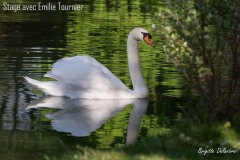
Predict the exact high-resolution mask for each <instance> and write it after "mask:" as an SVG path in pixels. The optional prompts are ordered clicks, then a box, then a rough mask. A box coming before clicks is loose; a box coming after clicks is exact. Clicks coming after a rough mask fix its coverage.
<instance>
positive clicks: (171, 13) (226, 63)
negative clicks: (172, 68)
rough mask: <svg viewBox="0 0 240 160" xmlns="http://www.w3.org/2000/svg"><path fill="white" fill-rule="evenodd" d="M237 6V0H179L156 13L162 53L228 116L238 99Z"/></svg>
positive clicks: (204, 98)
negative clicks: (158, 20) (163, 40)
mask: <svg viewBox="0 0 240 160" xmlns="http://www.w3.org/2000/svg"><path fill="white" fill-rule="evenodd" d="M239 11H240V1H234V0H233V1H228V0H224V1H220V0H216V1H207V0H200V1H199V0H196V1H183V0H179V1H169V2H168V4H167V6H166V7H165V8H164V9H161V10H160V13H159V17H160V25H159V26H158V27H157V28H158V29H159V30H158V31H159V33H160V34H161V36H163V37H164V39H165V40H166V42H167V43H166V44H167V45H165V46H163V50H164V52H165V53H166V56H167V58H168V59H169V60H170V61H172V62H173V63H174V64H175V65H176V66H177V67H178V68H180V69H181V71H182V72H183V73H184V75H185V77H186V79H187V80H188V81H189V83H191V84H192V86H194V88H195V89H196V90H197V91H198V93H199V95H200V97H201V101H202V102H203V106H206V107H207V108H208V109H209V111H210V112H211V113H216V114H215V115H220V116H221V115H223V114H224V115H225V116H229V115H231V112H233V111H234V112H235V109H236V106H239V104H240V73H239V72H240V70H239V68H240V58H239V56H240V12H239ZM238 108H239V107H238ZM226 111H227V112H226Z"/></svg>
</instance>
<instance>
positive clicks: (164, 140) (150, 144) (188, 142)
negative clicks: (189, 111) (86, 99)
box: [45, 122, 240, 160]
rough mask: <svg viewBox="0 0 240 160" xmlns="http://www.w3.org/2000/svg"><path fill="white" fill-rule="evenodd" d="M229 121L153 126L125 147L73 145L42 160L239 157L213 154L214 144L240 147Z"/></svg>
mask: <svg viewBox="0 0 240 160" xmlns="http://www.w3.org/2000/svg"><path fill="white" fill-rule="evenodd" d="M229 123H230V122H227V123H223V124H209V125H198V126H187V125H181V126H178V127H175V128H172V129H170V131H169V132H161V130H160V129H159V130H154V131H152V132H151V131H150V132H149V133H148V135H149V137H148V138H146V139H144V140H143V141H142V142H137V143H136V144H134V145H131V146H126V147H113V148H111V149H104V150H103V149H96V148H95V149H94V148H89V147H79V146H76V150H75V151H66V152H65V153H63V154H61V155H55V156H47V155H46V156H45V159H46V160H192V159H204V160H205V159H213V160H219V159H221V160H224V159H226V160H227V159H231V160H234V159H239V158H240V156H239V154H240V152H238V153H231V154H230V153H228V154H217V153H216V152H217V148H224V147H225V148H227V149H230V148H231V149H232V150H236V151H239V150H240V134H239V129H238V128H237V129H235V128H234V127H233V126H231V123H230V125H229ZM199 148H202V149H210V148H212V149H214V151H215V153H212V154H210V153H209V154H206V155H200V154H199V153H198V150H199Z"/></svg>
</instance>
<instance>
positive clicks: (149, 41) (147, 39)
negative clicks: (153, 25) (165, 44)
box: [143, 35, 155, 48]
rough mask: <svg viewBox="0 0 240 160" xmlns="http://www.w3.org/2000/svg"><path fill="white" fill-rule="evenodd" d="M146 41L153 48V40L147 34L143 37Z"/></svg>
mask: <svg viewBox="0 0 240 160" xmlns="http://www.w3.org/2000/svg"><path fill="white" fill-rule="evenodd" d="M143 40H144V41H145V42H146V43H148V44H149V45H150V46H152V47H154V48H155V45H154V43H153V41H152V40H151V39H150V38H149V35H146V36H145V37H144V39H143Z"/></svg>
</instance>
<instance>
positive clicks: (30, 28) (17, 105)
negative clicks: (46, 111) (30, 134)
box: [0, 12, 65, 130]
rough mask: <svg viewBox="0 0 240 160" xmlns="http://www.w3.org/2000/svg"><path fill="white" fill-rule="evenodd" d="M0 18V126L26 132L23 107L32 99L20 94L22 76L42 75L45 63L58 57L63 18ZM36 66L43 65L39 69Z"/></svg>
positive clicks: (18, 15)
mask: <svg viewBox="0 0 240 160" xmlns="http://www.w3.org/2000/svg"><path fill="white" fill-rule="evenodd" d="M51 15H52V16H51ZM26 16H27V18H26ZM0 17H1V20H0V33H1V38H0V48H1V54H0V59H1V63H0V74H1V81H0V92H1V95H0V106H1V110H0V111H1V112H0V114H1V118H2V125H1V126H2V128H3V129H9V130H15V129H22V130H29V129H30V127H31V120H30V117H29V115H28V114H27V113H25V112H24V108H25V107H26V105H27V104H26V102H29V101H30V99H32V98H31V95H29V94H24V93H23V92H25V91H26V90H25V88H24V85H23V79H22V76H23V75H25V74H27V72H31V75H38V74H42V70H44V63H45V65H47V63H46V62H47V61H46V60H47V59H55V58H54V57H55V56H57V54H62V52H61V51H58V48H63V47H64V46H65V42H64V35H65V27H64V26H62V27H59V26H60V25H62V23H64V21H65V20H64V17H65V16H64V15H63V16H61V18H55V17H56V15H55V14H50V16H49V15H48V16H46V15H45V14H39V13H34V14H33V13H32V14H26V13H21V12H17V13H15V14H10V13H8V12H1V14H0ZM46 17H48V18H46ZM34 19H35V20H36V21H35V20H34ZM37 19H38V20H37ZM40 19H42V20H41V21H40ZM53 46H55V47H56V51H55V52H56V53H57V54H54V55H51V54H50V53H52V52H53V51H54V50H55V49H54V48H53ZM49 55H50V56H49ZM51 61H52V60H51ZM39 64H43V65H42V66H43V67H41V66H39ZM35 67H37V69H35ZM39 67H40V68H39ZM33 68H34V69H33ZM33 70H35V71H33ZM32 71H33V72H32Z"/></svg>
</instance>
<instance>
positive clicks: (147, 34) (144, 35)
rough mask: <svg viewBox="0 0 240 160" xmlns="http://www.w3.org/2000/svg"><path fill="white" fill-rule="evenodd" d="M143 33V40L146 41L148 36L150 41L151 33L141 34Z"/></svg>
mask: <svg viewBox="0 0 240 160" xmlns="http://www.w3.org/2000/svg"><path fill="white" fill-rule="evenodd" d="M141 33H142V34H143V39H144V38H145V37H146V36H148V38H149V39H151V38H152V36H151V34H149V33H144V32H141Z"/></svg>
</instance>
